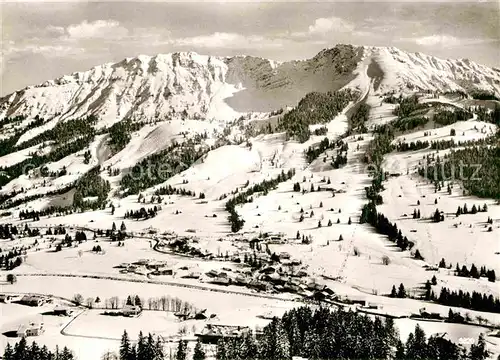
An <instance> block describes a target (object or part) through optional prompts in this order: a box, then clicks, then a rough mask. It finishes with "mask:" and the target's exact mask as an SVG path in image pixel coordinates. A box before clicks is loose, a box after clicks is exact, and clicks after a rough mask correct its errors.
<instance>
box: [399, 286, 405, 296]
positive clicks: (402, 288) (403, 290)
mask: <svg viewBox="0 0 500 360" xmlns="http://www.w3.org/2000/svg"><path fill="white" fill-rule="evenodd" d="M405 297H406V290H405V286H404V285H403V283H401V284H399V289H398V298H405Z"/></svg>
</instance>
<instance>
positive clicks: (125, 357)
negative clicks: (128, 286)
mask: <svg viewBox="0 0 500 360" xmlns="http://www.w3.org/2000/svg"><path fill="white" fill-rule="evenodd" d="M129 299H130V296H129V297H128V299H127V301H128V300H129ZM130 346H131V345H130V339H129V338H128V334H127V331H126V330H124V331H123V335H122V339H121V342H120V360H130Z"/></svg>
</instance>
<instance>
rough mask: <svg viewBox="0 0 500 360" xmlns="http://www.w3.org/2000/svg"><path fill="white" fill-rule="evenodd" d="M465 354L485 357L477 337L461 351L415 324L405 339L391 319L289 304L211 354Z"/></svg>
mask: <svg viewBox="0 0 500 360" xmlns="http://www.w3.org/2000/svg"><path fill="white" fill-rule="evenodd" d="M294 356H296V357H302V358H307V359H318V360H319V359H387V358H393V359H400V360H406V359H408V360H409V359H412V360H415V359H431V358H432V359H436V360H440V359H443V360H444V359H447V360H448V359H457V360H458V359H466V358H474V359H478V360H484V359H486V358H487V356H488V352H487V351H486V344H485V342H484V339H482V338H480V339H479V341H478V343H477V344H475V345H473V346H472V347H471V349H470V350H469V351H468V352H467V351H466V350H465V349H464V348H462V347H461V346H459V345H457V344H455V343H453V342H452V341H450V340H447V339H445V338H443V337H440V336H431V337H429V338H427V336H426V335H425V332H424V331H423V330H422V329H421V328H420V326H419V325H417V326H416V327H415V330H414V332H412V333H410V334H409V336H408V339H407V341H406V343H403V342H402V341H401V340H400V339H399V336H398V331H397V329H396V328H395V326H394V320H393V319H391V318H387V319H385V320H384V321H383V320H381V319H380V318H379V317H375V318H374V319H372V318H370V317H368V316H365V315H360V314H358V313H356V312H353V311H343V310H336V311H332V310H330V309H327V308H324V307H322V308H319V309H318V310H316V311H313V310H311V309H310V308H309V307H301V308H297V309H293V310H290V311H288V312H287V313H285V315H283V317H282V318H277V317H276V318H274V319H273V320H272V321H271V323H270V324H269V325H267V326H266V327H265V328H264V329H263V334H262V335H260V336H259V337H258V338H257V339H256V338H255V337H254V336H252V335H251V334H245V335H243V336H241V337H239V338H233V339H231V338H223V339H221V340H220V341H219V343H218V344H217V353H216V359H218V360H229V359H270V360H278V359H279V360H283V359H291V358H292V357H294Z"/></svg>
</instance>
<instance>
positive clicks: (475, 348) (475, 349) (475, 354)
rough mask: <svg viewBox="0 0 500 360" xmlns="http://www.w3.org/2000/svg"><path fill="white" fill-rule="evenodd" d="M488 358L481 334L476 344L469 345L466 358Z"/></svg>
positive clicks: (483, 359) (480, 359) (476, 359)
mask: <svg viewBox="0 0 500 360" xmlns="http://www.w3.org/2000/svg"><path fill="white" fill-rule="evenodd" d="M488 356H489V352H488V350H487V349H486V342H485V341H484V336H483V334H480V335H479V339H478V340H477V343H475V344H472V345H471V347H470V351H469V356H468V358H469V359H474V360H485V359H487V358H488Z"/></svg>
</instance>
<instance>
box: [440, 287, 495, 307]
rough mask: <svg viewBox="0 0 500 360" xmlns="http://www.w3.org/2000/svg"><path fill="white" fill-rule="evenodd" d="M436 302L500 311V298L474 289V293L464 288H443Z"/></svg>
mask: <svg viewBox="0 0 500 360" xmlns="http://www.w3.org/2000/svg"><path fill="white" fill-rule="evenodd" d="M436 302H437V303H439V304H442V305H447V306H456V307H463V308H466V309H472V310H477V311H486V312H493V313H500V299H499V298H495V297H493V295H491V294H490V295H486V294H481V293H479V292H477V291H473V292H472V294H471V293H469V292H468V291H467V292H465V291H463V290H459V291H452V290H450V289H448V288H446V287H443V288H441V293H440V294H439V297H438V298H437V299H436Z"/></svg>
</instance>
